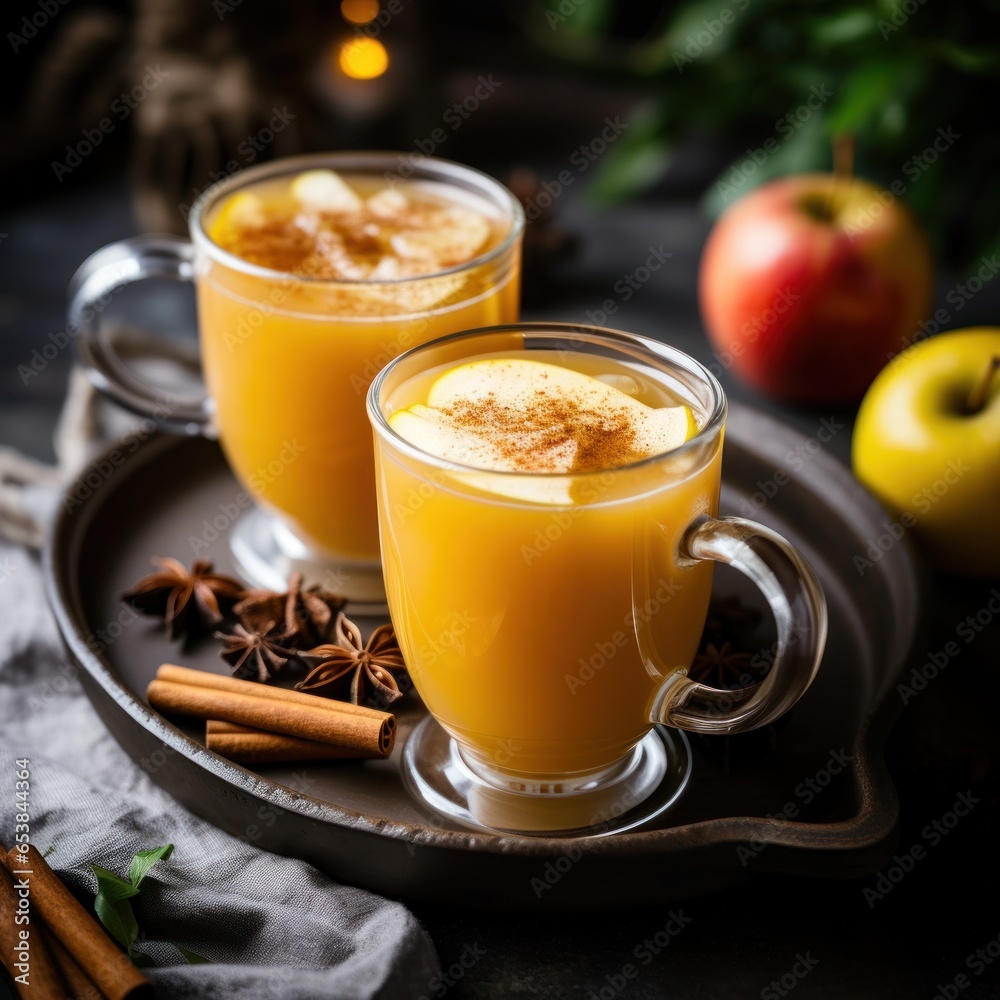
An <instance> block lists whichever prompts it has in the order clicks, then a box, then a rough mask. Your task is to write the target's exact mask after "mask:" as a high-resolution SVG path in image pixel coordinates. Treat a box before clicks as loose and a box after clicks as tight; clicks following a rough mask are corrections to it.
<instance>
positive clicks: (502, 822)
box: [402, 716, 691, 837]
mask: <svg viewBox="0 0 1000 1000" xmlns="http://www.w3.org/2000/svg"><path fill="white" fill-rule="evenodd" d="M402 771H403V780H404V782H405V784H406V787H407V790H408V791H409V792H410V794H411V795H412V796H413V797H414V798H415V799H416V800H417V801H418V802H420V803H421V804H422V805H424V806H426V807H428V808H429V809H430V810H431V811H432V812H433V813H436V814H437V815H438V816H440V817H441V818H442V819H449V820H452V821H455V822H457V823H460V824H462V825H463V826H467V827H472V828H473V829H478V830H490V831H492V832H495V833H517V834H523V835H527V836H546V835H550V834H559V835H569V836H580V837H601V836H608V835H610V834H613V833H622V832H624V831H625V830H633V829H635V828H636V827H640V826H642V825H644V824H646V823H649V822H651V821H652V820H653V819H655V818H656V817H658V816H660V815H662V814H663V813H664V812H665V811H666V810H667V809H669V808H670V807H671V806H672V805H673V804H674V803H675V802H676V801H677V799H678V798H679V797H680V795H681V793H682V792H683V791H684V788H685V787H686V786H687V783H688V780H689V778H690V776H691V754H690V747H689V744H688V741H687V737H686V736H685V735H684V734H683V733H682V732H680V731H678V730H675V729H669V728H666V727H663V726H657V727H655V728H653V729H651V730H650V731H649V732H648V733H647V734H646V736H645V737H643V739H642V740H640V741H639V743H638V744H637V745H636V746H635V747H634V748H633V749H632V751H631V752H630V753H628V754H627V755H626V756H625V757H624V758H623V759H622V760H621V761H619V762H618V763H617V764H615V765H613V766H612V767H610V768H607V769H606V770H605V771H604V772H603V773H602V774H601V775H599V776H597V777H595V776H593V775H587V776H586V778H585V779H581V780H579V781H574V780H573V779H572V778H569V779H565V780H561V781H552V780H545V781H538V780H534V779H530V778H528V779H526V778H517V777H515V776H513V775H508V774H501V773H500V772H497V771H491V772H489V773H485V772H483V771H482V770H481V769H474V767H473V766H470V763H469V761H468V760H467V758H466V755H464V754H463V753H462V751H461V748H460V747H459V746H458V744H457V743H456V742H455V740H454V739H452V737H450V736H449V735H448V734H447V733H446V732H445V730H444V729H442V728H441V726H439V725H438V723H437V722H436V721H435V720H434V718H433V717H431V716H428V718H426V719H424V720H423V722H421V723H420V724H419V725H418V726H417V727H416V728H415V729H414V730H413V732H412V733H411V734H410V736H409V738H408V739H407V741H406V747H405V748H404V750H403V762H402Z"/></svg>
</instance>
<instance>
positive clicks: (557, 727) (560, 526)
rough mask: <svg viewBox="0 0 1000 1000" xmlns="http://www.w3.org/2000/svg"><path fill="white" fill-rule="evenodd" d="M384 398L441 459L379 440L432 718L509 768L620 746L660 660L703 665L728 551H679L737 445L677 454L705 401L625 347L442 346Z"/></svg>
mask: <svg viewBox="0 0 1000 1000" xmlns="http://www.w3.org/2000/svg"><path fill="white" fill-rule="evenodd" d="M511 336H512V339H513V336H514V335H511ZM496 339H497V340H498V341H499V337H497V338H496ZM449 349H450V345H449V343H448V342H443V343H442V345H441V349H440V350H441V358H442V359H447V356H448V355H447V352H448V350H449ZM383 412H384V413H385V414H386V417H387V420H388V426H389V427H390V428H391V430H392V431H394V432H395V434H396V435H398V436H399V438H401V439H402V440H403V441H405V442H406V443H407V444H408V445H412V446H413V447H414V448H415V449H419V450H420V452H423V453H425V454H429V455H432V456H435V457H436V458H437V459H439V460H441V462H442V463H443V464H440V465H438V467H437V468H434V469H431V470H429V469H428V466H427V465H426V463H424V462H423V461H422V460H421V459H420V458H419V456H418V455H416V454H414V455H413V456H412V458H411V456H410V455H408V454H407V452H406V450H405V449H403V448H400V449H398V450H397V449H394V448H389V447H387V445H386V444H384V443H383V442H382V441H381V440H380V439H377V442H376V447H377V448H379V449H381V454H380V461H379V463H378V464H379V469H380V481H379V486H378V488H379V493H380V496H379V500H380V513H381V524H382V558H383V566H384V569H385V579H386V588H387V597H388V601H389V607H390V610H391V612H392V618H393V622H394V624H395V626H396V631H397V635H398V636H399V639H400V643H401V646H402V648H403V652H404V655H405V657H406V662H407V664H408V666H409V669H410V674H411V676H412V678H413V680H414V683H415V684H416V686H417V688H418V690H419V691H420V694H421V696H422V697H423V699H424V701H425V702H426V704H427V705H428V707H429V708H430V709H431V711H432V712H433V714H434V716H435V717H436V718H437V719H438V721H439V722H441V723H442V725H444V727H445V728H446V729H447V730H448V731H449V732H450V733H451V735H452V736H454V737H455V738H456V739H458V740H459V741H460V743H461V744H462V745H463V746H464V747H466V748H471V752H473V753H474V754H476V755H478V757H479V758H480V759H481V760H482V761H483V762H485V763H486V764H487V765H491V766H493V767H497V766H500V767H501V768H502V767H503V766H505V762H507V761H509V762H510V764H509V766H511V767H516V769H517V770H518V771H519V772H529V773H534V774H564V773H568V772H581V771H586V770H588V769H591V768H596V767H599V766H602V765H606V764H608V762H610V761H614V760H616V759H618V758H620V757H621V756H622V755H623V754H625V753H627V752H628V751H629V749H630V748H631V747H632V746H633V745H634V744H635V743H636V742H637V741H638V740H639V739H640V738H641V737H642V735H643V734H644V732H645V731H646V729H647V728H648V722H647V720H648V718H649V713H650V711H651V706H652V701H653V699H654V697H655V696H656V692H657V689H658V687H659V686H660V684H661V683H662V680H663V673H662V671H661V667H659V666H654V664H659V665H666V667H665V669H667V670H668V671H669V670H672V669H684V668H686V666H687V665H688V664H689V663H690V662H691V659H692V658H693V656H694V654H695V652H696V649H697V645H698V641H699V637H700V633H701V627H702V623H703V622H704V618H705V613H706V609H707V606H708V600H709V594H710V589H711V581H712V567H711V564H710V563H699V564H697V565H695V566H689V565H680V564H679V563H678V560H677V556H676V553H677V548H678V544H679V541H680V536H681V533H682V532H683V531H684V530H685V529H686V528H687V526H688V525H690V524H691V522H692V520H694V519H695V518H697V517H698V516H699V515H700V514H711V515H714V514H715V513H716V509H717V503H718V495H719V482H720V461H719V459H720V454H721V448H720V447H716V449H715V451H714V453H713V454H712V455H711V456H710V457H709V458H708V460H707V461H706V460H705V458H704V456H699V455H692V454H688V453H686V452H685V450H684V449H681V450H680V451H678V453H677V456H676V458H675V459H674V460H672V461H671V460H669V459H665V458H664V456H665V454H667V453H670V452H671V451H672V450H675V449H677V448H678V447H679V446H680V445H683V444H684V442H685V441H687V440H689V439H690V438H691V437H693V436H694V435H695V434H696V433H697V430H698V421H699V420H704V419H705V415H704V414H696V413H695V412H693V411H692V409H691V408H689V406H687V405H684V403H683V401H682V400H680V399H679V398H677V397H675V396H674V395H673V394H672V392H671V390H670V389H669V388H668V387H667V386H666V385H665V384H660V383H658V382H656V381H654V380H653V378H652V377H650V376H649V375H648V374H645V373H641V372H639V371H638V370H636V369H632V368H630V367H628V366H627V365H625V364H623V363H618V362H612V361H610V360H609V359H607V358H601V357H598V356H594V355H588V354H585V353H569V354H563V353H561V352H558V351H549V350H533V351H531V352H525V351H520V352H509V351H505V350H501V351H499V352H497V353H495V354H493V353H491V354H487V355H483V356H479V357H476V358H473V359H471V360H466V361H464V362H463V363H461V364H455V363H454V362H450V363H449V362H448V361H447V360H445V363H443V364H439V365H437V366H436V367H435V366H431V367H429V368H428V369H426V370H424V371H422V372H421V373H420V374H418V375H415V376H413V377H411V378H408V379H407V380H406V381H404V382H402V383H401V384H399V385H398V386H396V387H395V388H394V389H393V390H392V391H391V393H390V395H389V397H388V400H387V402H386V404H385V406H384V408H383ZM720 444H721V442H720ZM654 456H655V457H656V458H655V460H653V461H649V459H652V458H653V457H654ZM408 497H415V498H419V503H417V502H414V503H409V502H406V498H408ZM406 567H408V568H409V570H408V571H407V570H406ZM416 567H419V571H416V569H415V568H416ZM567 609H571V611H568V610H567ZM623 609H632V611H631V613H623ZM568 615H569V616H570V617H571V619H572V626H570V624H569V622H568V621H567V616H568ZM652 621H655V628H653V627H647V626H649V623H650V622H652ZM501 678H502V682H501V680H500V679H501ZM514 678H516V681H515V680H514ZM637 706H645V709H644V710H643V711H640V710H637Z"/></svg>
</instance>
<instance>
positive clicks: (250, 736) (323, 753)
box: [205, 719, 368, 764]
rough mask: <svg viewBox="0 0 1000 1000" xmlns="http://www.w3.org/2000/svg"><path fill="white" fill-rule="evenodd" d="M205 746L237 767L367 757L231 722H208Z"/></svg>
mask: <svg viewBox="0 0 1000 1000" xmlns="http://www.w3.org/2000/svg"><path fill="white" fill-rule="evenodd" d="M205 746H207V747H208V749H209V750H214V751H215V752H216V753H217V754H221V755H222V756H223V757H226V758H228V759H229V760H232V761H236V763H237V764H280V763H290V762H292V761H304V760H351V759H358V758H362V757H367V756H368V753H367V751H365V750H362V749H358V748H356V747H341V746H334V745H333V744H331V743H318V742H317V741H316V740H305V739H300V738H299V737H297V736H282V735H281V734H279V733H268V732H265V731H264V730H263V729H253V728H252V727H250V726H240V725H237V724H236V723H235V722H223V721H222V720H221V719H209V720H208V722H207V723H206V724H205Z"/></svg>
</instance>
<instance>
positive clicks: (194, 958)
mask: <svg viewBox="0 0 1000 1000" xmlns="http://www.w3.org/2000/svg"><path fill="white" fill-rule="evenodd" d="M174 947H175V948H176V949H177V950H178V951H179V952H180V953H181V954H182V955H183V956H184V957H185V958H186V959H187V960H188V964H189V965H211V964H212V963H211V962H210V961H209V960H208V959H207V958H202V956H201V955H199V954H198V953H197V952H196V951H191V950H190V949H189V948H185V947H184V946H183V945H180V944H175V945H174Z"/></svg>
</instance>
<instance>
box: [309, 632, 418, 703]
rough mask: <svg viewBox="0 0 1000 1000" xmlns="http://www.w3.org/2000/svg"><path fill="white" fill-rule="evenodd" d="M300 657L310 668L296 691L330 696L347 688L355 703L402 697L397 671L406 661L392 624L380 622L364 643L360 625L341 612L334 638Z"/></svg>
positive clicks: (391, 700) (388, 700) (403, 666)
mask: <svg viewBox="0 0 1000 1000" xmlns="http://www.w3.org/2000/svg"><path fill="white" fill-rule="evenodd" d="M299 659H300V660H302V662H303V663H305V664H306V666H308V667H310V668H311V669H310V671H309V674H308V675H307V676H306V677H305V678H304V679H303V680H301V681H299V683H298V684H296V685H295V689H296V690H297V691H310V692H312V693H313V694H324V695H326V694H329V695H331V697H335V696H336V695H335V694H333V693H334V692H337V691H347V692H348V693H349V696H350V700H351V701H352V702H353V703H354V704H355V705H360V704H364V703H366V702H373V701H374V702H376V703H378V704H380V705H388V704H390V703H391V702H394V701H395V700H396V699H397V698H400V697H402V694H403V692H402V691H401V690H400V688H399V683H398V682H397V680H396V678H395V676H394V674H396V673H401V672H402V671H404V670H405V669H406V664H405V663H404V662H403V654H402V652H400V649H399V643H398V642H397V641H396V633H395V631H394V630H393V627H392V626H391V625H380V626H379V627H378V628H377V629H375V631H374V632H373V633H372V634H371V638H370V639H369V640H368V642H367V643H362V641H361V630H360V629H359V628H358V626H357V625H355V624H354V622H352V621H351V620H350V619H348V618H345V617H344V615H343V614H342V613H341V614H338V615H337V622H336V625H335V627H334V641H333V642H332V643H327V644H324V645H321V646H317V647H316V648H315V649H310V650H309V651H308V652H307V653H300V654H299Z"/></svg>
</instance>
